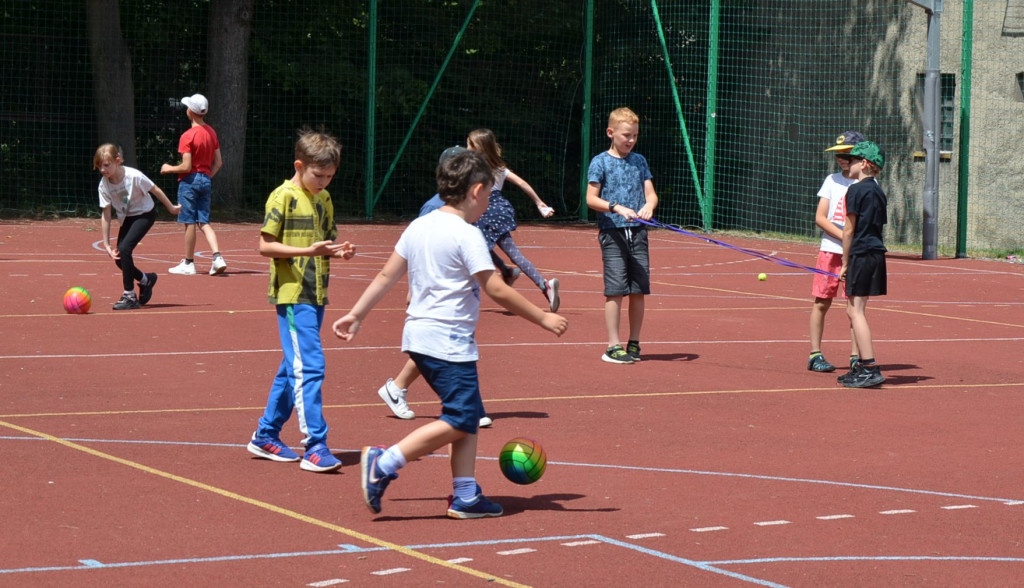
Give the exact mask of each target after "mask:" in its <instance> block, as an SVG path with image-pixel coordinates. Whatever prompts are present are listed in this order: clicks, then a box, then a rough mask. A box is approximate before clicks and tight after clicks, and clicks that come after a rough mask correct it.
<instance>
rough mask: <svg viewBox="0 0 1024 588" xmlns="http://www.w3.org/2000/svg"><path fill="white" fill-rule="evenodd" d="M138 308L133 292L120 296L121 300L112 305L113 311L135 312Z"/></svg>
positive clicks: (137, 301)
mask: <svg viewBox="0 0 1024 588" xmlns="http://www.w3.org/2000/svg"><path fill="white" fill-rule="evenodd" d="M140 306H141V305H140V304H139V299H138V298H136V297H135V292H132V293H131V294H122V295H121V299H120V300H118V301H117V302H115V303H114V310H135V309H136V308H139V307H140Z"/></svg>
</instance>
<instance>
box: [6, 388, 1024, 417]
mask: <svg viewBox="0 0 1024 588" xmlns="http://www.w3.org/2000/svg"><path fill="white" fill-rule="evenodd" d="M1020 387H1024V382H999V383H995V384H899V385H897V386H886V387H885V388H884V389H885V390H890V391H897V390H898V391H900V392H909V391H914V390H942V389H976V388H1020ZM840 389H841V388H837V387H836V386H816V387H811V388H773V389H768V388H749V389H735V390H690V391H685V392H683V391H680V392H618V393H614V394H573V395H566V396H538V397H531V398H525V397H518V398H488V399H487V403H488V404H494V403H499V402H537V401H554V400H606V399H612V398H657V397H670V396H705V395H707V396H711V395H720V394H777V393H779V392H835V391H837V390H840ZM409 406H437V401H436V400H433V401H430V400H420V401H415V402H410V403H409ZM323 407H324V408H330V409H335V408H349V409H351V408H368V407H370V408H379V407H380V403H379V402H366V403H358V404H325V405H324V406H323ZM265 408H266V407H264V406H231V407H217V408H154V409H148V410H110V411H84V412H37V413H23V414H0V419H18V418H41V417H68V416H124V415H139V414H163V413H166V414H174V413H182V412H229V411H243V410H244V411H263V410H264V409H265ZM0 424H3V422H2V421H0ZM11 426H14V425H11Z"/></svg>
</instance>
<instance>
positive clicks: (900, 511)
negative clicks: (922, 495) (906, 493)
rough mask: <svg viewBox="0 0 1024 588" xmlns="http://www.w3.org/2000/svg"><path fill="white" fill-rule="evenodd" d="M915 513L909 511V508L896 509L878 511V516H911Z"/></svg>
mask: <svg viewBox="0 0 1024 588" xmlns="http://www.w3.org/2000/svg"><path fill="white" fill-rule="evenodd" d="M915 512H917V511H916V510H910V509H909V508H904V509H897V510H880V511H878V514H884V515H894V514H911V513H915Z"/></svg>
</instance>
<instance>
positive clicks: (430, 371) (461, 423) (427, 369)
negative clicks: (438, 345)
mask: <svg viewBox="0 0 1024 588" xmlns="http://www.w3.org/2000/svg"><path fill="white" fill-rule="evenodd" d="M409 357H411V358H412V361H413V362H414V363H415V364H416V368H417V369H419V370H420V373H421V374H423V379H424V380H426V381H427V383H428V384H430V387H431V388H433V390H434V392H435V393H436V394H437V396H438V397H439V398H440V399H441V417H440V418H441V420H442V421H444V422H446V423H448V424H449V425H451V426H452V427H454V428H455V429H456V430H459V431H462V432H464V433H469V434H470V435H475V434H476V431H477V427H478V426H480V417H482V416H483V415H484V401H483V399H482V398H481V397H480V378H479V376H478V375H477V371H476V362H475V361H462V362H458V361H445V360H443V359H437V358H436V357H430V356H429V355H423V354H422V353H412V352H410V353H409Z"/></svg>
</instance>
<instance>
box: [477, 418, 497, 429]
mask: <svg viewBox="0 0 1024 588" xmlns="http://www.w3.org/2000/svg"><path fill="white" fill-rule="evenodd" d="M493 422H494V421H492V420H491V417H489V416H487V415H484V416H482V417H480V425H479V426H480V427H481V428H487V427H489V426H491V424H492V423H493Z"/></svg>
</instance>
